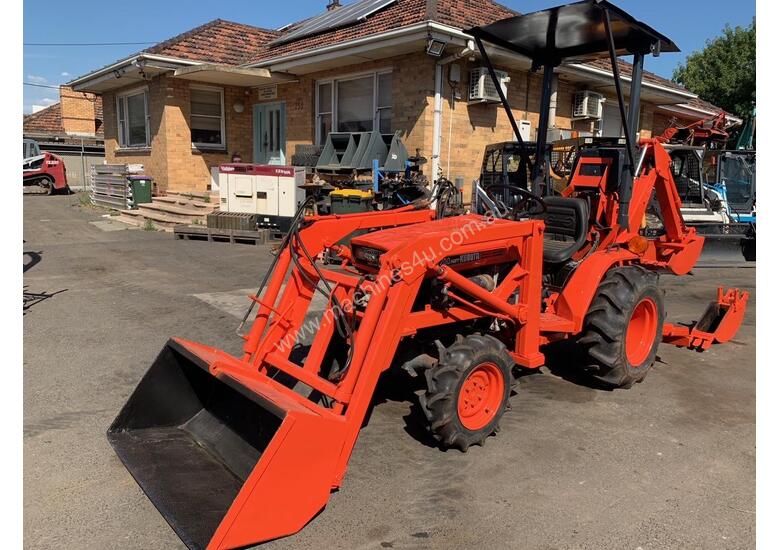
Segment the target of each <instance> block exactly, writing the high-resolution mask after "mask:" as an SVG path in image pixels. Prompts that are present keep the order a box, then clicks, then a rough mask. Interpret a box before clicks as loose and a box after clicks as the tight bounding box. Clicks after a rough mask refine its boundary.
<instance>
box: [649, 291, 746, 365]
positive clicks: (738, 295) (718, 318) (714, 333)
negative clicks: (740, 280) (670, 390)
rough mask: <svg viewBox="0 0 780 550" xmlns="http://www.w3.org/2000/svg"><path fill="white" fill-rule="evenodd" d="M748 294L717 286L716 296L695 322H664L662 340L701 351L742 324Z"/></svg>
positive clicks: (732, 333) (723, 339) (728, 335)
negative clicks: (692, 323) (680, 323)
mask: <svg viewBox="0 0 780 550" xmlns="http://www.w3.org/2000/svg"><path fill="white" fill-rule="evenodd" d="M749 297H750V294H749V293H747V292H743V291H741V290H739V289H738V288H731V289H729V290H728V291H726V292H723V287H720V288H718V298H717V300H715V301H713V302H710V304H709V306H707V309H706V310H704V314H703V315H702V316H701V318H700V319H699V321H698V322H697V323H696V324H695V325H690V326H688V325H679V324H674V323H666V324H665V325H664V329H663V341H664V342H665V343H667V344H673V345H675V346H677V347H680V348H689V349H693V350H696V351H704V350H706V349H709V348H710V347H712V345H713V344H723V343H724V342H728V341H729V340H731V339H732V338H733V337H734V335H735V334H736V333H737V331H738V330H739V327H740V325H741V324H742V319H743V318H744V317H745V308H746V306H747V301H748V298H749Z"/></svg>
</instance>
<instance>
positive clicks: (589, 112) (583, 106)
mask: <svg viewBox="0 0 780 550" xmlns="http://www.w3.org/2000/svg"><path fill="white" fill-rule="evenodd" d="M603 105H604V96H603V95H601V94H600V93H598V92H592V91H590V90H580V91H579V92H575V94H574V101H573V105H572V118H574V119H578V120H581V119H586V118H590V119H597V120H598V119H601V113H602V108H603Z"/></svg>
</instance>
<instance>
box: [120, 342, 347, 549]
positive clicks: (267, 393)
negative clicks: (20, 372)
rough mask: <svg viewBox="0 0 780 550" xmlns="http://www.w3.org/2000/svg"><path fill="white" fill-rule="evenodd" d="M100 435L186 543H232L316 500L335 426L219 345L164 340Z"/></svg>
mask: <svg viewBox="0 0 780 550" xmlns="http://www.w3.org/2000/svg"><path fill="white" fill-rule="evenodd" d="M108 439H109V442H110V443H111V445H112V446H113V448H114V450H115V451H116V453H117V455H118V456H119V458H120V459H121V460H122V462H123V463H124V465H125V466H126V467H127V469H128V470H129V471H130V473H131V474H132V476H133V477H134V478H135V480H136V481H137V482H138V484H139V485H140V486H141V488H142V489H143V491H144V492H145V493H146V495H147V496H148V497H149V499H150V500H151V501H152V502H153V503H154V505H155V506H156V507H157V509H158V510H159V511H160V513H161V514H162V515H163V517H165V519H166V521H168V523H169V524H170V525H171V527H172V528H173V529H174V531H176V533H177V534H178V535H179V537H180V538H181V539H182V541H183V542H184V543H185V544H186V545H187V547H189V548H192V549H196V548H197V549H200V548H209V549H218V548H219V549H223V548H239V547H243V546H247V545H250V544H256V543H259V542H263V541H267V540H271V539H274V538H278V537H282V536H285V535H290V534H292V533H295V532H297V531H298V530H300V529H301V528H302V527H303V526H304V525H306V523H307V522H308V521H310V520H311V519H312V518H313V517H314V516H315V515H316V514H317V513H318V512H319V511H320V510H321V509H322V508H323V507H324V506H325V504H326V502H327V500H328V497H329V495H330V492H331V489H332V487H333V485H334V480H335V479H336V474H335V471H336V464H337V460H338V457H339V454H340V452H341V450H342V446H343V443H344V424H343V422H342V421H340V420H339V418H338V417H337V416H335V415H333V416H326V415H323V413H322V412H321V411H318V410H317V409H316V408H315V407H314V406H307V402H306V401H305V399H303V398H301V396H299V395H298V394H295V393H294V392H293V391H292V390H289V389H287V388H286V387H284V386H281V385H279V384H276V383H274V382H272V381H270V380H269V379H266V380H263V379H262V378H261V377H259V376H258V375H257V373H256V371H255V372H253V371H252V370H251V368H250V367H249V365H248V364H246V363H242V362H240V361H239V360H237V359H235V358H234V357H231V356H229V355H227V354H225V353H224V352H221V351H219V350H216V349H214V348H209V347H207V346H203V345H201V344H196V343H193V342H186V341H183V340H178V339H172V340H169V341H168V343H167V344H166V346H165V347H164V348H163V350H162V351H161V352H160V355H159V356H158V357H157V359H156V360H155V362H154V364H153V365H152V366H151V368H150V369H149V371H148V372H147V373H146V375H145V376H144V377H143V379H142V380H141V382H140V384H139V385H138V387H137V388H136V390H135V391H134V393H133V394H132V396H131V397H130V399H129V401H128V402H127V404H126V405H125V407H124V408H123V409H122V411H121V412H120V413H119V416H118V417H117V418H116V420H115V421H114V423H113V424H112V425H111V427H110V428H109V430H108Z"/></svg>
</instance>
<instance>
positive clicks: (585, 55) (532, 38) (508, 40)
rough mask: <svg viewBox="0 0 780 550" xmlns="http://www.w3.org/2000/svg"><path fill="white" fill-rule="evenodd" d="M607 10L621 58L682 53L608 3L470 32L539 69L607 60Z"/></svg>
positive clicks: (587, 2)
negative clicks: (519, 56)
mask: <svg viewBox="0 0 780 550" xmlns="http://www.w3.org/2000/svg"><path fill="white" fill-rule="evenodd" d="M602 10H607V11H608V13H609V18H610V22H611V27H612V35H613V37H614V40H615V50H616V53H617V55H628V54H634V53H641V54H648V53H650V52H651V51H653V48H654V47H657V51H658V52H659V53H660V52H679V51H680V50H679V49H678V48H677V46H676V45H675V44H674V42H672V41H671V40H669V39H668V38H666V37H665V36H664V35H662V34H661V33H659V32H658V31H656V30H655V29H653V28H652V27H650V26H648V25H646V24H644V23H642V22H640V21H637V20H636V19H634V18H633V17H631V16H630V15H629V14H627V13H626V12H624V11H623V10H621V9H620V8H618V7H617V6H615V5H613V4H611V3H609V2H607V1H605V0H584V1H582V2H576V3H574V4H566V5H564V6H558V7H556V8H550V9H547V10H542V11H537V12H533V13H529V14H526V15H518V16H515V17H509V18H507V19H502V20H500V21H496V22H495V23H491V24H490V25H484V26H482V27H474V28H472V29H469V30H467V31H466V32H467V33H468V34H471V35H472V36H475V37H477V38H479V39H481V40H483V41H485V42H490V43H492V44H496V45H498V46H502V47H504V48H507V49H509V50H512V51H514V52H517V53H519V54H522V55H525V56H527V57H530V58H531V59H532V60H533V62H534V64H535V65H544V64H552V65H558V64H559V63H561V62H563V61H570V62H572V61H587V60H591V59H599V58H604V57H608V55H609V46H608V42H607V32H606V30H605V28H604V23H603V11H602Z"/></svg>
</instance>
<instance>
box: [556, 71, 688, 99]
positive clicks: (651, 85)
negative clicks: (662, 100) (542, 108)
mask: <svg viewBox="0 0 780 550" xmlns="http://www.w3.org/2000/svg"><path fill="white" fill-rule="evenodd" d="M558 70H559V71H560V72H562V73H567V72H568V73H571V72H576V73H588V74H591V75H594V76H600V77H604V78H609V79H611V78H613V77H612V73H611V72H610V71H605V70H602V69H598V68H596V67H591V66H590V65H585V64H583V63H573V64H571V65H564V66H561V67H559V68H558ZM620 80H621V81H623V82H629V83H630V82H631V78H630V77H628V76H625V75H620ZM642 87H643V88H650V89H652V90H658V91H661V92H666V93H669V94H673V95H677V96H680V97H684V98H686V99H696V98H697V97H699V96H697V95H696V94H694V93H691V92H689V91H686V90H680V89H678V88H669V87H668V86H661V85H660V84H654V83H652V82H642Z"/></svg>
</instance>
